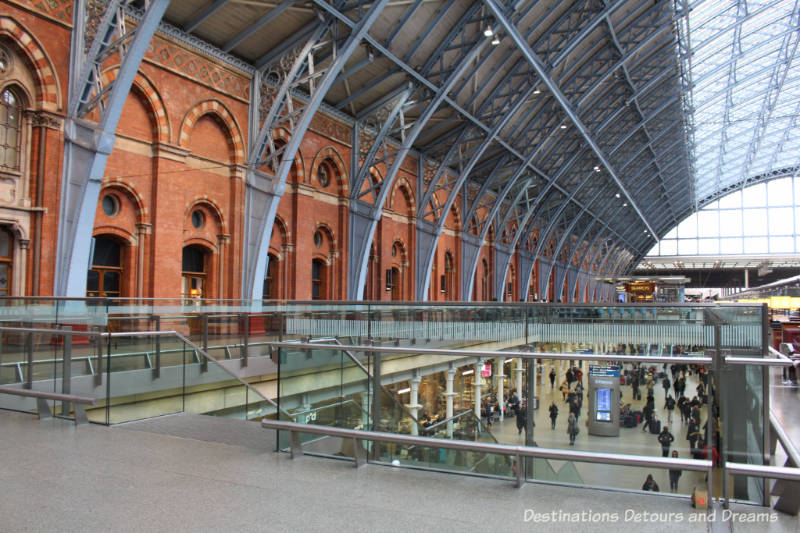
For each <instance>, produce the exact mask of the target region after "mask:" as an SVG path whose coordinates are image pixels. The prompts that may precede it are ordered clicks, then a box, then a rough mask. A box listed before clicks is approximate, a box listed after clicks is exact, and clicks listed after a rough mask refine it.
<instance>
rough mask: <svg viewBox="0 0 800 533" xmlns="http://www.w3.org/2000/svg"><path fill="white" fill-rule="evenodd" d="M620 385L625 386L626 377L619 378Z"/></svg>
mask: <svg viewBox="0 0 800 533" xmlns="http://www.w3.org/2000/svg"><path fill="white" fill-rule="evenodd" d="M619 384H620V385H625V376H620V377H619Z"/></svg>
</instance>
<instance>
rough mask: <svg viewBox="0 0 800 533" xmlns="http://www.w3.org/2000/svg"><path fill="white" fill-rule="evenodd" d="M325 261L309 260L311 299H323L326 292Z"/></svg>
mask: <svg viewBox="0 0 800 533" xmlns="http://www.w3.org/2000/svg"><path fill="white" fill-rule="evenodd" d="M326 270H327V268H326V265H325V261H323V260H322V259H314V260H312V261H311V299H312V300H324V299H325V296H326V295H325V292H326V283H325V274H326Z"/></svg>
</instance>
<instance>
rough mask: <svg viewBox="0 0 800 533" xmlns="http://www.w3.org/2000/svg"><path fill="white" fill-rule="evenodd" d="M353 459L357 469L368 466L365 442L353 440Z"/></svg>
mask: <svg viewBox="0 0 800 533" xmlns="http://www.w3.org/2000/svg"><path fill="white" fill-rule="evenodd" d="M353 458H354V459H355V465H356V468H361V467H362V466H364V465H365V464H367V450H366V449H364V441H363V440H361V439H353Z"/></svg>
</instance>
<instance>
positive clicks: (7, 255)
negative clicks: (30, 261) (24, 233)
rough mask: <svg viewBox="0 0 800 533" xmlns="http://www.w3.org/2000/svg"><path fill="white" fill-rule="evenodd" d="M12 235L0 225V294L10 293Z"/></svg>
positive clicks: (12, 250) (12, 251) (12, 260)
mask: <svg viewBox="0 0 800 533" xmlns="http://www.w3.org/2000/svg"><path fill="white" fill-rule="evenodd" d="M13 253H14V236H13V235H12V234H11V232H10V231H9V230H8V229H7V228H4V227H0V296H9V295H10V294H11V274H12V272H11V265H12V263H13V262H14V257H13Z"/></svg>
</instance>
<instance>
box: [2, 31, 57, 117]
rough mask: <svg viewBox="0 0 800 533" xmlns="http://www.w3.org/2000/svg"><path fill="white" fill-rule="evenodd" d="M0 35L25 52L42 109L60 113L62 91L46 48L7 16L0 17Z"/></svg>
mask: <svg viewBox="0 0 800 533" xmlns="http://www.w3.org/2000/svg"><path fill="white" fill-rule="evenodd" d="M0 35H7V36H8V37H9V38H11V39H12V40H13V41H14V42H15V43H16V44H17V46H19V47H20V49H21V50H22V52H23V56H24V57H26V58H27V60H28V67H30V69H31V71H32V73H33V77H34V79H35V80H36V83H37V87H36V89H37V91H39V94H38V97H39V101H40V102H41V108H42V109H44V110H46V111H59V110H61V108H62V104H61V91H60V90H59V84H58V77H57V76H56V74H55V69H54V68H53V62H52V61H51V60H50V58H49V57H48V56H47V53H46V52H45V51H44V47H42V45H41V44H39V42H38V41H37V40H36V39H35V38H34V37H33V36H32V34H31V33H30V32H28V31H27V30H26V29H25V28H24V27H23V26H22V25H21V24H20V23H19V22H17V21H16V20H14V19H12V18H11V17H7V16H0Z"/></svg>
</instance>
